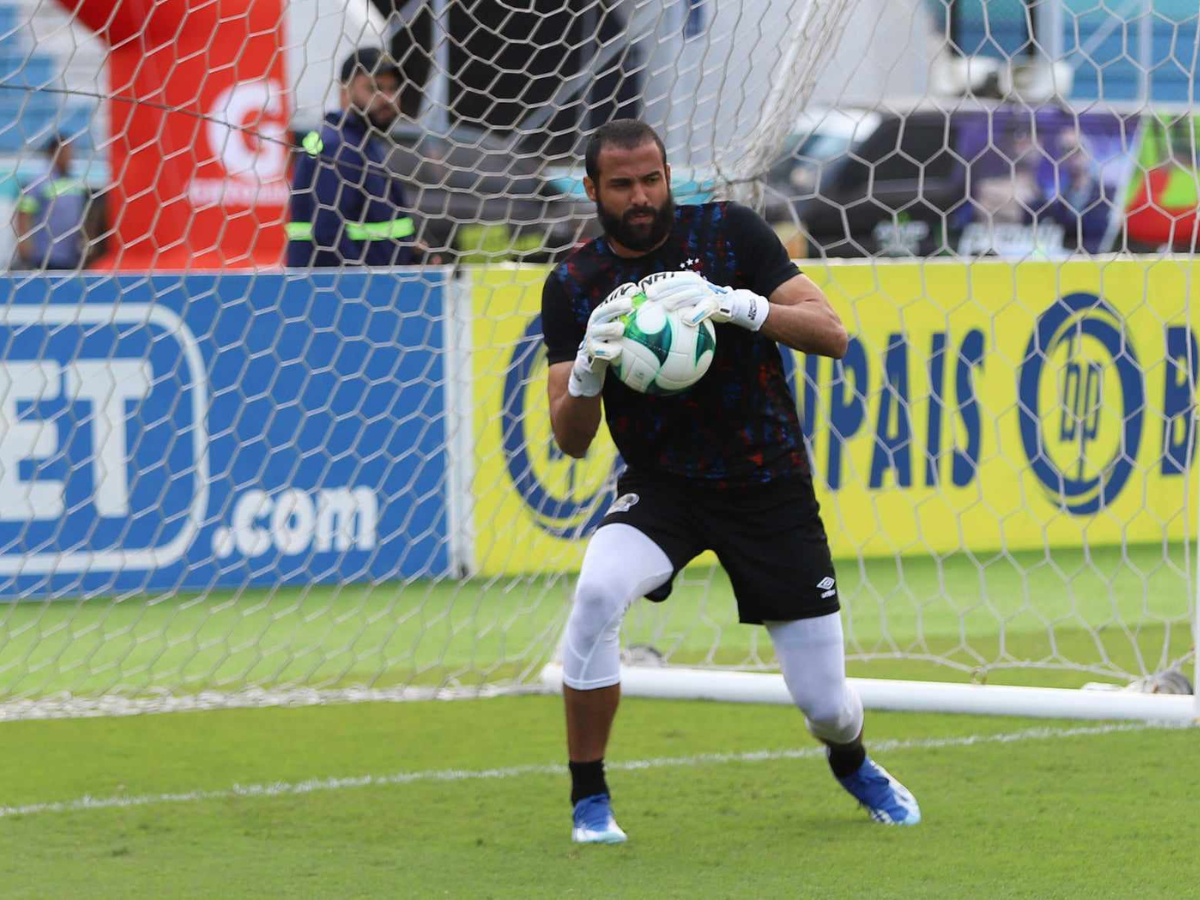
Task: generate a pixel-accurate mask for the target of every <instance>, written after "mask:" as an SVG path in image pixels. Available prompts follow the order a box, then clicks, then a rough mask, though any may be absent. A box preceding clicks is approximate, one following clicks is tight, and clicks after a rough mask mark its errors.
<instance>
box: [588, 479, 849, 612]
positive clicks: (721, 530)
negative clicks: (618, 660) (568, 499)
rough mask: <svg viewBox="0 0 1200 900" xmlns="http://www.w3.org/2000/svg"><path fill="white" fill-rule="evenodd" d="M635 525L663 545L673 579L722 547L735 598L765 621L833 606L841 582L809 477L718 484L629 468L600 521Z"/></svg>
mask: <svg viewBox="0 0 1200 900" xmlns="http://www.w3.org/2000/svg"><path fill="white" fill-rule="evenodd" d="M616 522H621V523H623V524H625V525H631V526H632V527H634V528H636V529H637V530H638V531H640V532H642V533H643V534H645V535H646V536H647V537H649V538H650V539H651V540H652V541H654V543H656V544H658V546H659V547H661V548H662V550H663V552H664V553H666V554H667V558H668V559H669V560H670V561H671V566H672V572H671V580H670V581H668V582H667V583H666V584H664V585H663V586H662V587H660V588H657V589H656V590H654V591H652V592H651V593H650V594H649V595H647V596H648V598H649V599H651V600H656V601H658V600H665V599H666V598H667V596H668V595H669V594H670V593H671V585H672V583H673V581H674V578H675V575H677V574H678V573H679V570H680V569H682V568H683V567H684V566H686V565H687V564H688V563H689V562H690V561H691V560H693V559H695V558H696V557H697V556H698V555H699V554H700V553H702V552H703V551H705V550H712V551H713V552H715V553H716V555H717V559H718V560H719V561H720V563H721V566H722V567H723V568H724V569H725V571H726V572H727V573H728V574H729V580H730V582H731V583H732V585H733V592H734V596H735V597H736V598H737V606H738V619H739V620H740V621H742V622H746V623H753V624H761V623H762V622H764V621H768V622H770V621H780V622H789V621H792V620H794V619H810V618H813V617H815V616H824V615H828V614H829V613H835V612H837V611H838V609H839V608H840V605H839V603H838V594H837V582H836V580H835V578H836V577H835V575H834V572H833V559H832V557H831V556H830V554H829V540H828V538H826V536H825V526H824V525H822V524H821V516H820V508H819V506H818V505H817V500H816V496H815V495H814V493H813V489H812V482H811V481H810V480H809V478H808V477H807V476H804V475H798V476H796V477H795V478H787V479H781V480H776V481H773V482H769V483H767V484H751V485H739V486H738V487H734V488H715V487H709V486H707V485H705V484H704V483H703V482H702V481H696V480H694V479H683V478H672V477H670V476H663V475H651V474H642V473H638V472H633V471H626V472H625V474H623V475H622V476H621V477H620V479H619V480H618V482H617V499H616V501H614V502H613V505H612V506H611V507H610V508H609V511H608V513H607V515H605V517H604V521H602V522H601V523H600V527H602V528H603V527H604V526H605V525H611V524H613V523H616Z"/></svg>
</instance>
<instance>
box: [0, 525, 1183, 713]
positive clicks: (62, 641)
mask: <svg viewBox="0 0 1200 900" xmlns="http://www.w3.org/2000/svg"><path fill="white" fill-rule="evenodd" d="M1188 569H1189V567H1188V565H1187V560H1186V558H1185V550H1184V547H1183V545H1172V546H1168V547H1166V548H1164V547H1161V546H1150V547H1131V548H1127V549H1125V550H1124V551H1122V550H1121V549H1102V550H1092V551H1091V552H1090V553H1088V554H1086V555H1085V554H1084V553H1083V552H1082V551H1055V554H1054V558H1053V562H1050V561H1049V560H1047V559H1046V558H1045V556H1044V555H1042V554H1020V555H1016V556H1012V557H1005V556H996V557H991V558H977V559H972V558H968V557H967V556H965V555H957V556H953V557H950V558H947V559H945V560H942V561H940V562H939V561H936V560H932V559H929V558H915V559H905V560H903V561H902V562H899V563H898V561H897V560H895V559H877V560H866V561H863V562H861V563H854V562H844V563H841V564H839V566H838V577H839V582H840V584H839V587H840V591H841V596H842V599H843V603H844V606H845V617H844V619H845V623H846V634H847V642H848V652H849V654H850V656H851V658H852V659H854V660H857V662H855V663H854V664H853V665H852V670H853V673H854V674H858V675H866V676H873V677H913V678H940V679H950V680H965V679H969V678H972V677H974V678H976V679H979V680H987V681H990V682H993V683H1020V684H1030V683H1032V684H1044V685H1062V686H1075V685H1079V684H1081V683H1083V682H1084V681H1087V680H1090V679H1093V678H1095V677H1097V676H1099V677H1110V678H1112V679H1113V680H1118V681H1120V680H1122V677H1123V676H1124V675H1125V674H1128V673H1133V674H1139V673H1142V672H1144V671H1150V672H1153V671H1157V670H1159V669H1161V668H1163V667H1165V666H1166V665H1167V664H1168V663H1170V662H1172V661H1174V660H1177V659H1179V658H1181V657H1182V656H1183V655H1184V654H1186V653H1187V651H1188V649H1189V648H1190V647H1191V645H1192V637H1191V634H1190V629H1189V626H1188V624H1187V621H1188V602H1189V601H1188V598H1189V591H1190V577H1189V576H1188V575H1187V572H1188ZM569 587H570V585H569V583H568V580H567V579H566V578H565V577H562V576H557V577H548V576H540V577H530V578H525V579H515V578H514V579H511V580H493V581H486V582H485V581H478V580H477V581H468V582H442V583H434V582H415V583H412V584H408V585H396V584H385V585H380V586H376V587H366V586H358V585H355V586H349V587H340V588H335V587H311V588H303V589H301V588H284V589H275V590H244V591H237V592H214V593H211V594H208V595H206V596H161V597H150V598H146V597H142V596H132V597H130V598H128V599H123V600H119V601H113V600H112V599H109V598H98V599H89V600H61V601H55V602H47V603H42V602H26V603H12V604H5V605H2V606H0V699H4V698H6V697H14V696H15V697H27V696H46V695H51V694H56V693H61V692H64V691H70V692H72V693H75V694H85V695H86V694H97V693H101V692H106V691H113V690H114V689H119V690H121V691H122V692H124V693H147V692H155V691H161V690H171V691H174V692H177V693H178V692H184V693H187V692H196V691H201V690H213V689H220V690H236V689H238V688H241V687H244V686H246V685H272V686H274V685H285V684H301V685H306V686H322V687H340V686H346V685H361V684H369V685H372V686H375V687H389V686H394V685H407V684H414V685H424V686H436V685H446V684H450V685H454V684H461V685H468V686H470V685H478V684H487V683H496V682H497V681H505V680H507V681H513V680H516V681H529V680H530V679H532V678H534V677H535V676H536V673H537V672H538V671H540V669H541V667H542V665H543V664H544V663H545V662H547V661H548V659H549V657H550V654H551V653H552V652H553V649H554V646H555V643H556V640H557V637H558V635H559V634H560V633H561V630H562V627H563V624H564V622H565V621H566V614H567V610H568V606H569V602H570V601H569ZM625 636H626V640H627V641H628V642H630V643H644V644H650V645H653V646H654V647H655V648H657V649H658V650H660V651H661V652H663V653H665V654H667V656H668V658H669V659H670V661H671V662H673V663H679V664H692V663H716V664H722V665H755V664H762V662H763V661H764V660H766V661H769V660H770V658H771V652H770V647H769V642H768V641H767V640H766V637H765V634H764V633H763V631H762V629H758V628H750V627H745V626H740V625H738V624H737V623H736V610H735V607H734V603H733V600H732V597H731V592H730V589H729V584H728V581H727V580H726V579H725V576H724V574H723V573H722V572H721V571H720V570H719V569H718V570H708V569H700V570H691V569H689V570H688V571H687V572H685V573H684V575H683V576H682V579H681V581H680V582H679V583H678V584H677V586H676V589H675V592H674V594H673V595H672V596H671V598H670V599H669V600H668V601H667V602H666V603H664V604H652V603H648V602H640V603H638V604H636V605H635V606H634V608H633V609H632V610H631V612H630V615H629V616H628V617H627V620H626V628H625ZM932 660H940V661H941V664H935V663H934V662H932ZM1018 661H1025V662H1033V663H1037V664H1043V665H1050V666H1054V667H1058V668H1053V669H1044V668H1037V667H1035V668H1025V667H1020V668H1011V666H1012V664H1013V663H1014V662H1018ZM1067 663H1074V664H1076V665H1086V666H1088V667H1090V668H1091V670H1092V673H1091V674H1088V673H1087V672H1084V671H1081V670H1078V669H1074V670H1073V669H1062V668H1061V667H1062V666H1063V665H1064V664H1067ZM947 664H952V666H951V665H947Z"/></svg>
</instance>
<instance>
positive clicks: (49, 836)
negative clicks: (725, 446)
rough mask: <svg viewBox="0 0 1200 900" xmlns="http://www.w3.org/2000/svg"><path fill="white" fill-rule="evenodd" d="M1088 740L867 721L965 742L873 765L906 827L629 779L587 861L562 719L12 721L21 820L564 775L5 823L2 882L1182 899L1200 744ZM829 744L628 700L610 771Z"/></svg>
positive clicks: (811, 762)
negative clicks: (133, 801)
mask: <svg viewBox="0 0 1200 900" xmlns="http://www.w3.org/2000/svg"><path fill="white" fill-rule="evenodd" d="M1080 727H1083V728H1088V729H1094V728H1095V727H1096V726H1095V725H1094V723H1088V724H1084V725H1081V723H1059V722H1031V721H1028V720H1015V719H1004V718H975V717H955V716H931V715H915V714H908V715H906V714H883V713H875V714H869V718H868V729H869V732H868V739H869V740H874V741H876V742H879V741H885V740H900V741H912V742H922V741H925V742H928V741H930V740H937V739H943V740H944V739H950V740H953V739H959V740H960V743H959V744H957V745H956V744H947V745H942V746H908V747H905V748H895V749H892V750H890V751H886V752H880V753H879V754H878V758H879V759H880V761H882V762H883V763H884V764H885V765H887V766H888V767H889V768H890V769H891V770H892V771H893V773H894V774H896V775H897V776H898V777H900V778H901V779H902V780H903V781H904V782H905V783H906V784H908V786H909V787H911V788H912V789H913V791H914V793H916V794H917V796H918V798H919V799H920V800H921V803H922V809H923V813H924V816H925V821H924V822H923V823H922V824H921V825H920V826H918V827H917V828H915V829H887V828H884V827H882V826H878V825H875V824H873V823H871V822H869V821H868V820H867V818H866V816H865V814H863V813H862V812H861V811H860V810H857V809H856V808H855V807H854V805H853V802H852V801H851V800H850V798H849V797H848V796H846V795H845V794H843V793H842V792H841V790H840V788H838V787H837V786H836V784H835V783H834V782H833V781H832V779H831V778H830V776H829V774H828V771H827V769H826V767H825V764H824V762H823V761H822V760H821V759H820V758H818V757H817V756H815V755H814V756H808V757H805V758H800V759H759V760H757V761H724V762H718V761H712V760H710V761H707V762H706V761H703V760H700V761H695V764H692V765H673V766H662V767H657V768H646V769H637V770H616V771H612V772H611V773H610V784H611V785H612V787H613V790H614V795H615V799H616V809H617V812H618V815H619V818H620V821H621V823H622V825H623V826H624V827H625V829H626V830H627V831H628V832H629V833H630V835H631V840H630V843H629V844H627V845H624V846H621V847H583V848H580V847H575V846H573V845H572V844H570V843H569V840H568V826H569V809H568V804H567V800H566V795H567V790H568V783H567V777H566V773H565V766H563V765H562V758H563V749H562V721H561V708H560V703H559V701H558V700H557V699H556V698H552V697H507V698H499V699H494V700H480V701H458V702H453V703H407V704H362V705H356V706H327V707H315V708H304V709H266V710H229V711H222V712H209V713H187V714H176V715H163V716H143V717H135V718H123V719H77V720H67V721H28V722H9V723H4V724H0V747H2V748H3V754H4V759H5V765H4V766H3V767H0V805H3V806H8V807H12V806H16V805H20V804H33V803H46V802H52V801H70V800H73V799H76V798H79V797H81V796H84V795H92V796H96V797H107V796H111V795H122V796H135V795H156V794H162V793H173V792H180V793H182V792H193V791H205V790H207V791H218V792H221V791H226V790H227V789H228V788H230V787H231V786H232V785H234V784H270V783H274V782H279V781H283V782H300V781H303V780H305V779H320V778H332V777H342V776H360V775H368V774H370V775H388V774H393V773H397V772H410V773H412V772H415V773H420V772H428V771H430V770H438V771H444V770H448V769H463V770H483V769H490V768H502V767H510V766H522V765H529V764H544V765H549V766H553V767H554V768H553V769H552V770H548V771H541V770H539V771H536V772H532V773H528V774H521V775H514V776H512V777H505V778H489V779H478V778H476V779H469V780H437V779H430V778H426V779H424V780H417V781H412V782H409V783H402V784H390V785H378V784H376V785H369V786H362V787H344V788H341V789H337V790H322V791H313V792H310V793H306V794H300V795H288V796H276V797H261V796H259V797H256V796H235V795H232V794H228V793H221V794H219V795H218V796H215V797H212V798H210V799H203V800H190V801H184V800H180V801H175V802H162V803H155V804H151V805H145V806H137V807H129V808H118V809H79V810H75V811H68V812H38V813H33V814H26V815H16V816H13V815H6V816H4V817H2V818H0V884H2V885H3V891H2V893H3V896H4V897H6V898H12V900H18V898H43V897H76V896H78V897H82V896H86V897H90V898H126V897H129V898H132V897H139V898H140V897H149V896H155V897H160V896H161V897H173V898H200V897H204V898H207V897H213V898H217V897H220V898H228V900H238V898H273V897H280V898H284V897H287V898H292V897H297V896H303V897H329V896H336V897H339V898H351V897H360V898H367V897H401V898H409V897H411V898H429V897H455V898H495V900H501V898H522V900H526V898H562V897H581V898H642V897H645V898H655V900H660V898H675V897H678V898H689V900H690V898H697V897H704V898H731V900H745V898H748V897H784V896H787V897H796V896H804V897H809V896H812V897H823V898H830V900H837V898H859V897H876V898H892V897H895V898H911V897H922V898H956V900H957V898H962V897H988V898H997V900H1000V898H1087V900H1092V898H1107V897H1128V896H1135V895H1136V896H1138V897H1139V898H1164V900H1167V898H1170V900H1177V898H1181V897H1185V896H1190V894H1189V892H1192V891H1194V890H1195V885H1196V884H1197V883H1200V856H1197V854H1196V852H1195V828H1194V820H1195V808H1194V807H1195V803H1194V800H1193V798H1192V794H1193V793H1194V792H1193V791H1192V790H1190V789H1188V788H1187V785H1188V784H1189V783H1191V780H1192V779H1191V777H1190V762H1189V760H1191V759H1194V758H1195V757H1196V755H1197V751H1198V750H1200V743H1198V742H1200V730H1197V729H1187V730H1153V729H1150V730H1125V731H1116V732H1112V733H1089V734H1077V735H1075V736H1068V735H1065V734H1063V733H1062V732H1063V731H1064V730H1066V729H1078V728H1080ZM1030 728H1046V729H1049V732H1048V733H1049V734H1050V735H1052V736H1043V737H1040V738H1035V737H1033V736H1031V735H1029V734H1028V732H1027V729H1030ZM1020 733H1025V738H1024V739H1020V740H1008V741H1004V742H986V741H977V742H975V743H971V744H963V743H961V739H963V738H966V737H970V736H974V737H977V738H980V737H987V736H989V735H993V736H994V735H1002V734H1008V735H1012V734H1020ZM812 746H813V742H812V741H811V739H810V738H808V737H807V736H806V735H805V733H804V730H803V727H802V724H801V721H800V717H799V716H798V715H797V714H796V713H795V712H794V711H792V710H788V709H785V708H779V707H757V706H733V705H720V704H708V703H696V702H693V703H685V702H668V701H652V700H637V699H627V700H626V702H625V703H624V705H623V709H622V712H621V715H620V716H619V717H618V720H617V727H616V731H615V734H614V739H613V744H612V746H611V748H610V754H609V759H610V761H616V762H620V761H622V760H624V761H629V760H639V759H655V758H686V757H695V756H696V755H697V754H706V753H718V754H737V753H749V752H754V751H787V750H794V749H796V748H810V747H812Z"/></svg>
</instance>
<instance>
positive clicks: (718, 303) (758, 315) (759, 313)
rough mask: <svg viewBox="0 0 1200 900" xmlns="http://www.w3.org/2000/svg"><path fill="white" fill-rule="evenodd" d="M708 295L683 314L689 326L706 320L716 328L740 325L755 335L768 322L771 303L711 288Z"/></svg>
mask: <svg viewBox="0 0 1200 900" xmlns="http://www.w3.org/2000/svg"><path fill="white" fill-rule="evenodd" d="M709 288H710V289H711V293H710V294H709V296H708V297H706V298H705V299H703V300H701V301H700V302H699V303H697V304H696V305H695V306H693V307H692V308H691V309H690V310H688V311H687V313H685V314H684V317H683V320H684V322H686V323H687V324H688V325H692V326H698V325H699V324H700V323H701V322H703V321H704V320H705V319H711V320H712V321H713V322H716V323H717V324H718V325H720V324H724V323H726V322H729V323H732V324H734V325H740V326H741V327H742V328H745V329H747V330H748V331H758V330H759V329H760V328H762V327H763V322H765V321H767V314H768V313H769V312H770V311H771V303H770V301H769V300H767V298H766V297H760V296H759V295H758V294H756V293H754V291H748V290H746V289H745V288H728V287H721V286H720V285H716V284H710V285H709Z"/></svg>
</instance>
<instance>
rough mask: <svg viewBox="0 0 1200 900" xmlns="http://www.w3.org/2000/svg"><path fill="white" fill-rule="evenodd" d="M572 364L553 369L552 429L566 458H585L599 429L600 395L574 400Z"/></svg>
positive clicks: (551, 371)
mask: <svg viewBox="0 0 1200 900" xmlns="http://www.w3.org/2000/svg"><path fill="white" fill-rule="evenodd" d="M573 365H574V363H573V362H560V363H554V364H553V365H551V366H550V379H549V382H548V384H549V392H550V427H551V429H552V430H553V431H554V441H555V443H557V444H558V446H559V449H560V450H562V452H563V453H565V454H567V456H571V457H574V458H575V459H582V458H583V457H584V455H585V454H586V453H587V451H588V447H590V446H591V445H592V440H593V439H594V438H595V437H596V430H597V429H598V428H599V427H600V403H601V401H600V395H599V394H597V395H596V396H595V397H575V396H572V395H571V392H570V391H568V390H567V385H568V384H569V383H570V381H571V367H572V366H573Z"/></svg>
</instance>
